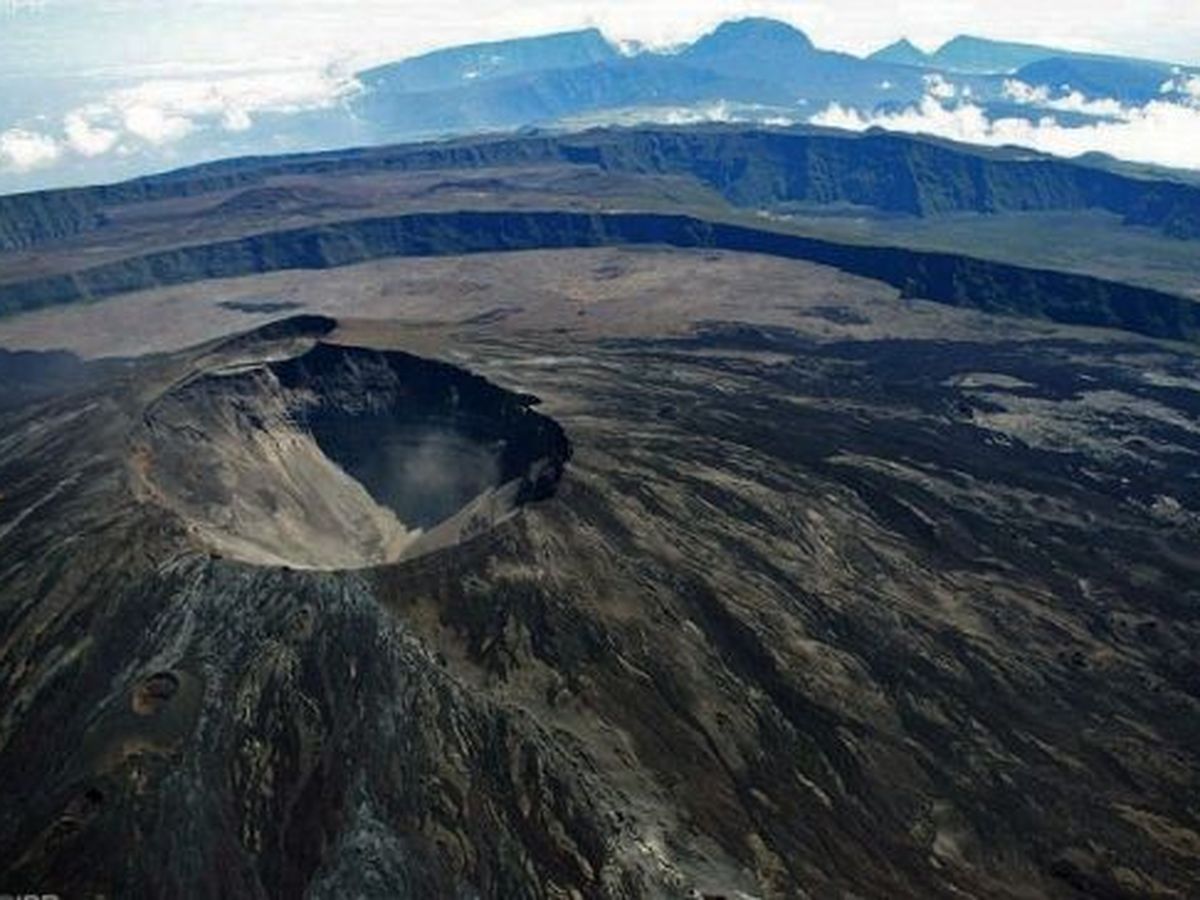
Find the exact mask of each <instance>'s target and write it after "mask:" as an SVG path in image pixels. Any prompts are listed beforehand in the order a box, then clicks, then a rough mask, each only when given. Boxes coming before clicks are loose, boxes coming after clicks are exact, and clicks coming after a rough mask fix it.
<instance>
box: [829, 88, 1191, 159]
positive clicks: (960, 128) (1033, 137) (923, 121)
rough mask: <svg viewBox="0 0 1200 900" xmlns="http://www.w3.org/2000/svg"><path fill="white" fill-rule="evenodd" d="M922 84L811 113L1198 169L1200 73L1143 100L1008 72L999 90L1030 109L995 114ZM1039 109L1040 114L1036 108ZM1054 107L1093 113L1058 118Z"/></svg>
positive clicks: (860, 124) (859, 126)
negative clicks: (887, 106) (906, 103)
mask: <svg viewBox="0 0 1200 900" xmlns="http://www.w3.org/2000/svg"><path fill="white" fill-rule="evenodd" d="M926 91H927V92H926V95H925V97H924V98H923V99H922V100H921V101H920V102H919V103H917V104H915V105H913V106H910V107H908V108H906V109H902V110H899V111H886V112H883V111H877V112H873V113H864V112H862V111H860V110H857V109H853V108H849V107H845V106H842V105H840V104H837V103H833V104H830V105H829V106H828V107H826V108H825V109H824V110H822V111H821V112H819V113H817V115H815V116H813V117H812V118H811V119H810V120H809V121H810V122H811V123H812V124H814V125H824V126H827V127H830V128H844V129H849V130H851V131H865V130H867V129H868V128H883V129H886V130H888V131H902V132H909V133H915V134H930V135H935V136H937V137H944V138H949V139H951V140H956V141H963V142H965V143H970V144H983V145H988V146H1001V145H1016V146H1020V147H1028V148H1030V149H1033V150H1038V151H1041V152H1043V153H1050V154H1053V155H1055V156H1065V157H1074V156H1080V155H1082V154H1085V153H1093V152H1099V153H1107V154H1109V155H1110V156H1115V157H1117V158H1118V159H1123V160H1128V161H1130V162H1139V163H1150V164H1154V165H1161V166H1171V167H1174V168H1183V169H1200V76H1196V75H1182V74H1176V76H1175V77H1174V78H1172V79H1171V80H1169V81H1167V82H1165V83H1164V84H1163V86H1162V91H1161V94H1162V96H1161V97H1160V98H1158V99H1154V100H1151V101H1150V102H1148V103H1146V104H1145V105H1142V106H1127V105H1123V104H1121V103H1120V102H1118V101H1116V100H1112V99H1108V98H1099V99H1093V98H1088V97H1086V96H1084V95H1083V94H1082V93H1080V92H1079V91H1076V90H1072V89H1070V87H1069V86H1064V88H1063V89H1062V91H1061V92H1060V93H1058V94H1057V95H1055V93H1054V92H1052V91H1051V90H1050V89H1048V88H1046V87H1042V86H1035V85H1029V84H1025V83H1023V82H1020V81H1017V80H1015V79H1010V80H1009V81H1007V82H1006V83H1005V95H1006V97H1007V98H1008V99H1009V100H1011V101H1013V102H1014V103H1017V104H1020V105H1024V106H1028V107H1029V109H1030V112H1031V115H1030V116H1023V117H1017V116H1007V117H995V118H993V117H992V116H990V115H989V114H988V112H987V111H986V110H985V109H984V108H983V107H982V106H980V105H978V104H977V103H975V102H972V101H971V100H970V98H969V97H964V96H963V95H962V93H961V91H958V90H954V89H953V86H952V85H947V84H946V83H945V82H944V81H943V80H939V81H938V82H937V83H931V84H928V85H927V88H926ZM1039 111H1045V113H1046V114H1045V115H1041V116H1039V115H1038V112H1039ZM1055 112H1059V113H1078V114H1081V115H1084V116H1089V117H1092V119H1093V121H1091V122H1087V123H1084V124H1073V125H1064V124H1062V123H1061V122H1060V121H1059V120H1058V119H1057V118H1056V117H1055V116H1054V115H1053V113H1055Z"/></svg>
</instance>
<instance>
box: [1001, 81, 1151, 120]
mask: <svg viewBox="0 0 1200 900" xmlns="http://www.w3.org/2000/svg"><path fill="white" fill-rule="evenodd" d="M1062 91H1063V93H1062V94H1061V95H1060V96H1057V97H1055V96H1053V95H1052V94H1051V92H1050V88H1048V87H1046V86H1045V85H1032V84H1026V83H1025V82H1023V81H1020V80H1018V79H1016V78H1008V79H1005V81H1004V95H1005V96H1006V97H1008V98H1009V99H1010V100H1012V101H1013V102H1014V103H1021V104H1024V105H1027V106H1036V107H1038V108H1040V109H1050V110H1055V111H1057V112H1073V113H1080V114H1081V115H1085V116H1095V117H1097V118H1109V119H1120V118H1124V117H1125V115H1126V113H1127V112H1128V109H1127V108H1126V107H1125V106H1123V105H1122V104H1121V102H1120V101H1119V100H1114V99H1112V98H1111V97H1102V98H1099V99H1092V98H1089V97H1085V96H1084V95H1083V94H1082V93H1081V92H1080V91H1077V90H1073V89H1072V88H1071V86H1070V85H1069V84H1065V85H1063V86H1062Z"/></svg>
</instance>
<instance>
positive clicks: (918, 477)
mask: <svg viewBox="0 0 1200 900" xmlns="http://www.w3.org/2000/svg"><path fill="white" fill-rule="evenodd" d="M748 309H749V307H748ZM814 314H815V313H814ZM822 314H825V315H829V316H833V315H834V312H829V311H828V310H826V311H825V312H824V313H822ZM749 315H750V314H749V312H747V316H749ZM333 327H334V323H333V322H332V321H329V320H323V319H319V318H315V317H309V318H304V319H297V320H290V321H288V322H285V323H282V324H276V325H273V326H269V327H268V328H266V329H265V330H262V331H259V332H257V333H253V334H250V335H248V336H246V337H243V338H237V339H233V340H224V341H219V342H216V343H213V344H209V345H206V346H204V347H201V348H197V349H195V350H192V351H187V352H183V353H178V354H174V355H171V356H160V357H147V358H144V359H142V360H139V361H137V362H133V363H128V364H120V365H117V364H106V366H105V367H104V368H97V369H94V370H92V376H91V377H89V378H83V379H79V380H77V381H73V382H70V383H68V384H65V385H64V384H63V383H60V384H56V385H52V386H50V387H47V388H46V391H48V392H51V393H52V394H53V395H52V396H49V397H43V399H40V400H38V401H37V402H34V403H28V404H25V405H21V406H17V407H15V408H10V409H8V410H7V411H5V412H3V413H0V484H2V485H3V497H2V498H0V584H2V585H3V589H2V590H0V635H3V643H0V697H2V699H3V703H2V705H0V709H2V710H3V715H2V718H0V771H3V772H4V775H5V777H4V778H3V779H2V780H0V860H2V861H3V862H2V863H0V868H2V869H3V874H2V876H0V884H2V885H4V886H6V889H7V886H10V885H11V886H13V887H14V888H21V889H23V886H28V888H29V889H31V890H40V891H49V890H54V891H58V892H59V893H60V894H61V895H62V896H64V897H92V896H107V897H140V896H146V897H168V896H188V897H214V898H217V897H221V898H227V897H299V896H308V897H315V898H325V897H328V898H334V897H347V896H364V897H411V898H425V897H462V898H468V897H489V898H490V897H495V898H521V897H530V898H535V897H536V898H542V897H545V898H567V897H589V898H593V897H594V898H634V897H655V896H658V897H672V898H673V897H687V896H697V895H699V896H707V897H738V896H752V897H764V898H765V897H771V898H774V897H852V896H853V897H880V898H883V897H901V896H903V897H962V896H976V897H978V896H987V897H1012V898H1018V897H1020V898H1026V897H1030V898H1032V897H1062V898H1078V900H1082V898H1141V897H1149V896H1162V897H1185V896H1194V895H1195V893H1196V891H1197V886H1198V885H1200V818H1198V815H1197V809H1200V793H1198V787H1197V785H1198V780H1197V777H1196V775H1197V771H1198V766H1197V763H1198V761H1200V760H1198V757H1197V747H1200V665H1198V663H1197V657H1196V653H1195V647H1196V646H1197V641H1200V618H1198V610H1200V588H1198V585H1200V557H1198V556H1197V551H1196V548H1197V539H1198V538H1200V524H1198V520H1197V513H1196V511H1197V510H1198V509H1200V482H1198V480H1197V472H1198V471H1200V466H1198V465H1197V461H1198V459H1200V400H1198V398H1200V367H1198V364H1197V360H1196V356H1195V354H1194V353H1192V352H1190V351H1187V350H1182V349H1179V348H1177V347H1176V348H1172V347H1170V346H1169V345H1165V344H1156V343H1152V342H1149V341H1145V340H1141V339H1127V340H1119V339H1117V338H1116V337H1114V336H1110V337H1109V338H1108V339H1104V340H1101V339H1091V338H1087V337H1086V336H1085V333H1082V332H1081V333H1080V336H1079V337H1078V338H1070V339H1068V338H1066V337H1060V336H1049V337H1043V338H1041V339H1037V340H1031V339H1027V338H1024V337H1022V338H1016V337H1014V339H1012V340H1003V339H997V338H995V337H993V336H990V335H988V336H984V337H981V338H979V339H969V340H968V339H963V340H957V341H950V340H939V339H921V340H918V339H910V340H894V339H893V340H889V339H880V340H845V341H825V342H814V341H813V340H811V339H810V338H808V337H806V336H804V335H803V334H802V333H801V332H800V331H797V330H795V329H789V328H783V327H773V328H769V327H765V326H759V325H754V324H752V323H749V322H743V323H740V324H735V323H715V322H712V323H708V324H706V325H702V326H699V327H696V328H694V329H691V330H690V332H689V333H686V334H683V335H676V336H663V337H653V336H649V335H648V336H646V337H644V338H636V339H634V338H625V339H622V340H615V339H603V338H597V339H595V340H592V341H587V342H585V341H582V340H580V341H576V342H573V343H571V345H570V349H569V350H564V340H565V339H564V338H563V336H561V335H556V334H551V333H545V334H539V333H536V332H526V333H523V334H506V333H505V332H504V331H503V330H502V329H493V330H491V331H489V330H487V329H482V330H479V331H476V332H470V333H467V332H463V333H462V334H458V335H457V336H455V337H450V338H447V340H449V341H451V343H449V344H448V345H447V347H446V349H445V351H443V355H448V352H452V353H453V355H454V358H455V359H457V360H460V361H462V362H464V363H465V364H468V365H470V367H471V368H473V369H476V370H479V371H482V372H485V373H486V374H487V375H488V376H489V378H490V379H491V382H490V383H489V382H485V381H482V380H481V379H479V378H477V377H476V376H475V375H472V374H471V373H470V372H467V371H464V370H463V369H461V368H456V367H452V366H448V365H445V364H443V363H438V362H433V361H428V360H424V359H422V358H421V357H420V356H414V355H412V354H410V353H395V352H391V351H387V352H381V351H379V350H366V349H356V348H354V347H352V346H346V341H347V340H349V339H350V338H351V337H352V336H353V335H354V334H359V335H362V334H363V331H362V330H361V329H360V330H359V331H358V332H350V331H347V332H346V333H345V334H344V335H343V333H342V331H333V332H332V333H331V329H332V328H333ZM367 332H368V333H370V334H373V335H375V340H376V342H377V343H379V342H382V343H386V341H385V340H384V338H385V335H384V334H383V332H382V331H381V330H380V328H379V327H378V325H376V326H373V327H369V328H368V329H367ZM31 368H32V367H27V368H26V371H28V372H30V374H29V375H28V376H27V377H28V378H29V379H30V381H36V379H37V378H38V373H37V372H36V371H31ZM1151 374H1152V375H1153V377H1150V375H1151ZM502 385H507V386H508V387H509V388H510V389H512V390H509V389H505V388H504V387H502ZM517 388H519V389H520V391H526V390H528V391H531V392H533V393H536V394H538V395H539V396H541V397H542V398H543V400H544V404H543V407H542V408H544V410H545V412H544V413H542V412H535V411H534V410H533V409H532V408H531V407H530V404H531V402H532V400H531V398H530V397H529V396H528V395H526V394H524V393H520V392H517V390H516V389H517ZM323 416H332V417H334V419H340V420H341V422H342V424H339V426H338V427H337V428H336V429H334V433H335V434H340V435H347V434H352V433H354V429H353V428H350V427H348V426H347V425H346V424H345V423H350V422H356V423H359V425H361V426H362V428H364V429H365V433H366V434H368V435H383V434H385V433H388V432H387V429H388V428H391V427H392V425H396V426H397V427H399V426H400V425H403V424H404V423H407V422H409V421H421V422H424V423H428V422H430V421H433V420H436V421H437V422H438V423H439V427H440V429H441V431H442V432H445V431H446V430H450V431H452V432H453V433H454V434H455V435H457V438H458V439H459V440H460V441H462V442H465V443H467V444H470V445H471V446H476V447H489V448H492V452H494V453H499V454H500V455H499V457H497V458H498V459H500V460H501V462H500V463H498V464H497V465H496V466H495V468H494V469H493V470H492V472H491V474H490V475H489V477H488V478H487V479H485V481H484V482H478V483H475V484H474V485H473V486H472V487H471V488H470V489H469V490H461V491H460V490H458V489H457V488H454V487H453V486H454V484H456V482H453V481H451V482H450V485H451V488H452V490H451V494H453V496H454V497H455V498H457V499H454V500H453V501H452V502H450V501H448V502H447V505H446V506H444V507H443V508H442V512H443V513H444V512H447V511H449V510H451V509H452V508H454V507H455V506H456V505H457V504H459V503H461V502H463V501H464V500H465V501H466V502H467V503H468V504H469V503H470V499H469V496H470V495H471V494H472V493H473V492H474V491H475V490H476V489H483V490H484V492H485V493H486V492H488V491H496V490H498V489H499V488H500V487H502V486H503V485H505V484H507V485H509V486H510V487H509V489H508V491H509V492H508V494H506V495H505V496H507V497H508V498H509V500H510V501H511V506H510V507H509V508H508V509H507V511H505V512H504V513H503V514H501V515H496V516H492V517H490V518H488V519H486V520H485V521H479V522H477V523H476V524H475V525H474V526H472V527H463V528H460V529H457V530H452V531H453V533H452V534H449V535H443V536H442V537H443V540H441V541H440V542H439V544H438V546H437V547H434V548H430V549H431V552H423V553H421V554H419V555H415V556H413V557H410V558H406V559H400V560H398V561H396V562H391V563H386V564H382V565H378V566H375V567H366V568H364V567H362V566H361V564H362V563H363V562H364V560H363V559H361V558H359V559H356V560H354V564H355V567H354V568H343V567H340V566H337V565H335V564H334V562H335V560H331V558H330V553H329V552H327V551H331V550H333V549H337V548H338V547H339V546H340V547H342V548H343V549H344V548H348V547H351V546H352V545H353V546H357V543H356V542H357V541H358V540H359V539H360V538H361V537H362V535H363V534H364V533H365V531H364V530H363V529H361V528H355V529H352V530H351V531H349V532H347V531H345V530H343V529H342V528H341V527H340V526H339V527H338V528H331V527H329V522H330V520H329V518H328V517H325V516H323V515H321V516H318V515H315V514H313V515H310V514H309V512H306V510H308V511H310V512H311V511H312V510H314V509H316V508H317V507H316V506H313V505H311V504H318V505H319V504H320V503H324V502H326V501H330V502H333V501H340V500H345V499H346V498H348V497H349V496H350V495H351V494H353V495H354V496H353V499H354V509H355V510H357V512H358V513H364V511H371V515H372V516H373V517H374V518H373V519H372V521H377V520H379V518H380V516H383V512H384V511H388V510H390V511H391V512H392V513H393V514H394V516H395V518H396V519H397V520H398V521H401V522H406V521H407V524H412V523H414V522H415V521H416V520H417V518H418V517H415V516H414V515H413V512H412V508H411V507H406V506H405V505H404V502H403V498H402V497H397V496H395V495H392V494H389V493H388V489H387V485H386V484H384V483H382V482H381V481H380V480H379V479H378V478H377V477H376V476H375V475H373V474H371V470H370V467H369V466H364V463H365V462H366V461H367V457H366V456H364V454H365V453H366V451H367V450H369V449H370V446H371V445H377V446H378V447H379V448H380V452H382V450H383V448H384V447H385V446H387V445H388V440H385V439H383V438H378V439H371V440H367V441H365V442H360V446H359V447H358V448H357V449H355V448H353V447H346V446H341V445H339V444H338V442H337V441H336V440H331V439H330V435H329V434H328V433H324V434H323V429H322V427H321V425H320V422H321V420H322V417H323ZM389 422H390V423H392V424H391V425H389V424H388V423H389ZM397 423H399V424H397ZM189 426H191V427H193V428H194V429H195V434H193V435H188V434H187V433H186V432H187V429H188V427H189ZM385 426H386V427H385ZM381 428H383V430H382V431H380V430H379V429H381ZM560 428H561V429H562V430H561V431H560V430H559V429H560ZM171 429H178V430H179V431H180V433H179V434H176V435H172V434H170V433H169V432H170V430H171ZM400 432H404V429H403V428H400ZM564 432H565V434H564ZM205 435H207V436H208V437H207V439H205V440H202V441H200V442H199V443H189V441H195V440H196V439H197V438H199V437H203V436H205ZM566 439H569V440H570V444H571V448H572V451H573V453H572V455H571V458H570V462H569V463H566V460H567V454H568V449H567V445H566ZM201 445H208V446H210V447H212V448H213V449H212V450H211V451H210V452H211V453H212V454H215V455H216V457H215V458H209V459H203V460H199V461H200V462H203V463H204V465H196V466H192V467H189V466H185V465H183V464H182V461H181V460H180V459H179V458H177V455H178V454H179V453H181V452H182V453H185V454H187V453H189V452H191V451H190V450H189V449H188V448H189V447H193V448H194V447H197V446H201ZM411 446H412V445H411V443H410V444H404V443H402V444H401V449H403V448H405V447H409V448H411ZM268 451H269V452H268ZM271 454H275V455H271ZM289 454H290V455H289ZM407 455H411V454H410V451H409V450H405V451H404V452H403V453H402V454H401V457H402V458H403V457H405V456H407ZM301 458H303V459H305V460H307V461H308V462H307V463H306V464H305V466H293V465H292V464H291V463H286V464H281V465H272V464H270V461H271V460H285V461H286V460H298V459H301ZM309 464H311V465H309ZM564 465H565V468H564ZM242 466H248V467H250V469H242V468H239V467H242ZM254 467H258V468H257V469H255V468H254ZM247 473H249V474H250V475H252V476H253V480H254V481H255V482H256V483H257V484H258V487H259V488H260V489H259V490H258V491H253V490H249V489H248V488H246V487H245V486H244V485H243V486H241V487H239V496H240V497H241V499H242V503H241V506H240V507H238V506H236V505H229V506H227V508H228V509H229V510H230V511H231V512H230V515H229V516H228V517H227V518H226V519H224V520H222V519H221V518H220V515H219V506H220V505H219V504H218V505H217V507H216V508H214V506H213V504H212V503H211V500H212V496H213V492H218V493H219V492H220V491H221V490H223V489H228V486H229V484H230V483H231V482H230V481H229V480H228V479H230V478H234V477H236V476H238V475H239V474H240V475H241V476H246V475H247ZM293 474H295V475H303V476H304V477H305V479H306V482H305V484H303V485H301V484H297V483H296V479H295V478H293V477H292V475H293ZM349 482H355V484H350V483H349ZM232 483H234V484H237V482H236V481H234V482H232ZM305 491H308V492H309V493H305ZM313 492H315V494H316V497H315V499H314V497H313ZM302 500H303V501H304V502H301V501H302ZM372 504H374V506H372ZM389 504H390V505H389ZM422 508H426V507H422ZM214 509H217V512H214ZM405 510H407V512H404V511H405ZM364 514H365V513H364ZM273 515H274V516H275V521H276V522H277V523H282V524H281V525H280V526H279V527H280V529H281V532H280V534H277V535H274V536H273V539H277V540H276V542H275V543H274V544H272V555H273V556H275V557H278V558H276V559H264V558H261V556H259V557H256V556H255V555H254V554H253V553H249V552H239V553H230V552H228V550H229V547H230V546H231V540H230V536H231V535H232V536H243V537H244V536H245V535H247V534H258V535H259V536H260V537H262V533H261V529H257V528H250V529H249V530H248V529H247V528H246V527H245V526H246V524H247V523H253V522H255V521H266V520H268V519H270V518H271V517H272V516H273ZM254 516H261V517H262V518H260V519H255V518H254ZM405 516H407V520H406V519H405ZM383 518H386V516H383ZM289 523H291V524H293V525H295V526H296V527H297V528H301V527H304V528H307V527H310V526H313V525H314V524H315V525H320V526H322V527H325V529H326V531H325V533H324V534H323V535H320V536H316V537H317V538H318V539H316V540H315V541H314V537H315V536H314V535H313V534H307V535H305V538H304V540H303V541H301V542H299V544H298V545H291V546H288V545H287V541H286V540H285V539H286V537H287V535H286V534H284V533H283V531H286V526H288V524H289ZM268 537H270V536H268ZM222 541H224V543H222ZM239 546H241V547H242V548H243V550H244V548H245V545H244V543H243V544H240V545H239ZM302 546H308V547H310V549H311V550H312V551H313V552H315V551H321V553H320V554H318V555H319V556H320V558H318V557H317V556H312V555H310V556H305V555H303V553H301V552H300V550H299V549H298V548H299V547H302ZM259 550H261V547H260V548H259ZM285 551H286V552H285ZM333 556H336V554H333Z"/></svg>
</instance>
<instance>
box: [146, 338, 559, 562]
mask: <svg viewBox="0 0 1200 900" xmlns="http://www.w3.org/2000/svg"><path fill="white" fill-rule="evenodd" d="M533 402H534V398H531V397H529V396H527V395H522V394H516V393H512V392H510V391H506V390H504V389H503V388H501V387H498V386H497V385H494V384H492V383H491V382H489V381H487V380H486V379H484V378H481V377H479V376H477V375H474V374H472V373H471V372H468V371H466V370H464V369H461V368H458V367H457V366H452V365H449V364H446V363H442V362H437V361H434V360H429V359H423V358H421V357H418V356H413V355H411V354H407V353H399V352H380V351H376V350H368V349H362V348H354V347H345V346H339V345H333V344H325V343H320V342H318V343H316V344H315V345H314V346H312V347H311V349H308V350H307V351H306V352H303V353H302V354H301V355H299V356H294V357H291V358H286V359H282V360H280V359H272V360H261V361H255V362H246V361H242V362H238V363H237V364H235V365H224V366H223V367H222V368H219V369H216V370H214V371H209V372H206V373H202V374H200V375H197V376H195V377H193V378H191V379H190V380H188V381H186V382H185V383H183V384H182V385H180V386H178V387H176V388H175V389H173V390H171V391H170V392H168V393H167V394H166V395H164V396H163V397H161V398H159V400H158V401H156V402H155V404H154V405H153V406H152V407H151V408H150V409H149V410H148V411H147V415H146V417H145V423H146V432H145V447H144V453H142V454H141V455H140V457H139V464H138V468H139V470H140V471H141V472H142V473H143V479H144V484H145V486H146V487H147V489H148V491H149V493H150V495H151V497H152V498H153V499H155V500H157V501H158V502H160V503H162V504H164V505H166V506H168V507H169V508H171V509H172V510H174V511H175V512H176V513H178V514H179V515H180V516H181V518H182V519H183V520H184V521H185V522H186V523H187V526H188V528H189V530H190V531H191V532H192V534H193V535H194V536H195V537H196V538H197V539H198V540H199V541H200V542H201V543H203V544H204V545H206V546H207V547H208V548H209V549H210V550H212V551H214V552H216V553H219V554H220V555H222V556H226V557H231V558H235V559H240V560H243V561H248V562H253V563H257V564H261V565H286V566H291V567H294V568H317V569H341V568H361V567H365V566H372V565H379V564H382V563H386V562H391V561H395V560H398V559H406V558H411V557H414V556H419V555H422V554H424V553H428V552H431V551H433V550H437V549H440V548H442V547H445V546H448V545H451V544H454V543H457V542H460V541H462V540H465V539H467V538H469V537H472V536H473V535H475V534H478V533H480V532H481V531H484V530H486V529H488V528H490V527H492V526H493V525H494V524H496V523H497V522H499V521H501V520H503V519H504V518H506V517H508V516H509V515H511V514H512V513H513V512H514V511H515V510H516V509H518V508H519V507H520V506H522V505H523V504H526V503H529V502H531V501H535V500H539V499H542V498H545V497H548V496H549V495H550V494H552V493H553V491H554V488H555V486H556V485H557V483H558V480H559V478H560V477H561V475H562V471H563V467H564V465H565V463H566V461H567V459H568V458H569V456H570V445H569V443H568V441H567V438H566V436H565V434H564V433H563V431H562V429H561V428H560V427H559V425H558V424H557V423H556V422H554V421H553V420H552V419H550V418H548V417H547V416H544V415H542V414H540V413H537V412H534V411H533V410H532V409H531V405H532V403H533Z"/></svg>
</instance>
